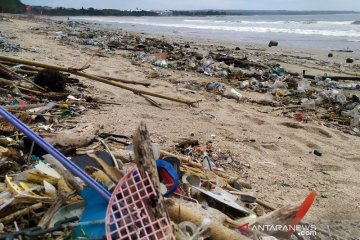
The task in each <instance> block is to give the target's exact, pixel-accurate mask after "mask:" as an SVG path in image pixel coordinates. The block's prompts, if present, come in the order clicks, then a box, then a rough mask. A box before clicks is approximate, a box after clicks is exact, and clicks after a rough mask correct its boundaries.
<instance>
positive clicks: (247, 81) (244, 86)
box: [240, 80, 250, 89]
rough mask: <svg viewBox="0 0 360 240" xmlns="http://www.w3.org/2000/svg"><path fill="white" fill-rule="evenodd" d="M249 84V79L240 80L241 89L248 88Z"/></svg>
mask: <svg viewBox="0 0 360 240" xmlns="http://www.w3.org/2000/svg"><path fill="white" fill-rule="evenodd" d="M249 85H250V82H249V80H245V81H242V82H240V89H245V88H248V87H249Z"/></svg>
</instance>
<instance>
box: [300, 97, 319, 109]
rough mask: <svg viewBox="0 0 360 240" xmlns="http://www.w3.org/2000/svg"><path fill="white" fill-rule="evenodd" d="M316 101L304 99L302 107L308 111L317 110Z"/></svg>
mask: <svg viewBox="0 0 360 240" xmlns="http://www.w3.org/2000/svg"><path fill="white" fill-rule="evenodd" d="M315 106H316V104H315V100H313V99H307V98H305V99H303V100H301V107H302V108H304V109H308V110H315Z"/></svg>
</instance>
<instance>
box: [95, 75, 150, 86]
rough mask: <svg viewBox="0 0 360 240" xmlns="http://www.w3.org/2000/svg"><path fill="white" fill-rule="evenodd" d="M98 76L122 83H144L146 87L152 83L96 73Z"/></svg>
mask: <svg viewBox="0 0 360 240" xmlns="http://www.w3.org/2000/svg"><path fill="white" fill-rule="evenodd" d="M96 76H97V77H100V78H104V79H107V80H111V81H115V82H122V83H127V84H134V85H143V86H145V87H149V86H150V85H151V83H146V82H136V81H131V80H125V79H121V78H114V77H106V76H100V75H96Z"/></svg>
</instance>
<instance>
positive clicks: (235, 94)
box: [230, 88, 244, 101]
mask: <svg viewBox="0 0 360 240" xmlns="http://www.w3.org/2000/svg"><path fill="white" fill-rule="evenodd" d="M230 96H231V97H233V98H234V99H236V100H238V101H243V100H244V96H243V95H242V94H241V93H239V92H238V91H236V89H235V88H232V89H231V90H230Z"/></svg>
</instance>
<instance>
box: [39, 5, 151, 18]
mask: <svg viewBox="0 0 360 240" xmlns="http://www.w3.org/2000/svg"><path fill="white" fill-rule="evenodd" d="M32 13H33V14H43V15H50V16H82V15H83V16H157V15H158V14H157V13H156V12H153V11H144V10H137V11H125V10H116V9H94V8H88V9H84V8H82V9H75V8H63V7H58V8H46V7H36V6H33V7H32Z"/></svg>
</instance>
